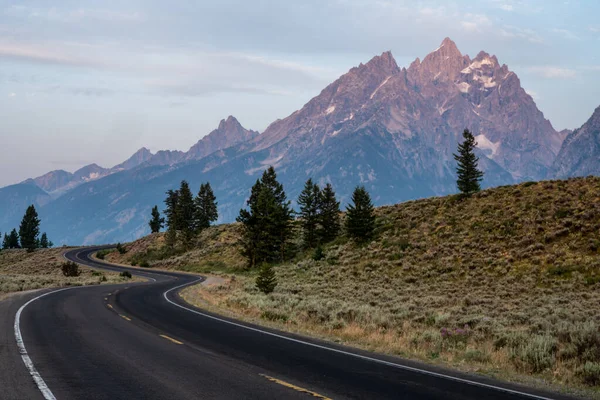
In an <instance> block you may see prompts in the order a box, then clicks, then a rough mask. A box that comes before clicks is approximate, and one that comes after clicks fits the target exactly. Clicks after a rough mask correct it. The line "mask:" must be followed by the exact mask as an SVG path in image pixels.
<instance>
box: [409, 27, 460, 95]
mask: <svg viewBox="0 0 600 400" xmlns="http://www.w3.org/2000/svg"><path fill="white" fill-rule="evenodd" d="M469 63H470V59H469V57H468V56H463V55H462V53H461V52H460V50H458V47H457V46H456V43H454V42H453V41H452V40H451V39H450V38H445V39H444V40H443V41H442V43H441V44H440V46H439V47H438V48H437V49H435V50H434V51H432V52H431V53H429V54H428V55H426V56H425V58H424V59H423V61H422V62H419V61H418V59H417V60H415V61H414V62H413V63H412V64H411V65H410V67H409V68H408V70H407V75H408V79H409V80H411V81H413V82H415V83H416V84H417V85H418V86H423V85H426V84H427V83H428V82H431V81H438V82H441V81H454V80H455V79H456V78H457V76H458V73H459V71H461V70H462V69H464V68H465V67H466V65H468V64H469Z"/></svg>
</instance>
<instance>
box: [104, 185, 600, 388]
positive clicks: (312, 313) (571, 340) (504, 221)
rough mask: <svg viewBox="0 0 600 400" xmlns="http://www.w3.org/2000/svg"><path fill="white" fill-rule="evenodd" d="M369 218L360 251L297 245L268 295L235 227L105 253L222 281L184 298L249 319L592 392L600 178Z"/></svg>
mask: <svg viewBox="0 0 600 400" xmlns="http://www.w3.org/2000/svg"><path fill="white" fill-rule="evenodd" d="M377 215H378V218H377V223H378V229H377V237H376V239H375V240H373V241H372V242H370V243H369V244H367V245H365V246H362V247H361V246H357V245H355V244H353V243H351V242H348V241H347V240H346V239H345V238H343V237H342V238H340V239H338V240H337V241H336V242H334V243H333V244H331V245H328V246H327V247H325V249H324V252H325V258H324V259H323V260H320V261H314V260H313V259H312V251H306V252H300V253H298V255H297V256H296V258H295V259H294V260H292V261H290V262H288V263H285V264H283V265H278V266H276V273H277V278H278V281H279V284H278V286H277V288H276V290H275V292H274V293H273V294H271V295H268V296H265V295H263V294H261V293H259V292H258V291H257V290H256V288H255V286H254V278H255V274H256V272H255V271H245V270H244V269H243V265H244V260H243V259H242V258H241V257H240V255H239V251H238V250H239V249H238V248H236V237H237V235H238V233H237V232H238V228H237V226H236V225H235V224H234V225H221V226H217V227H212V228H210V229H208V230H207V231H205V232H204V233H203V234H202V236H201V237H200V238H199V240H198V248H197V249H196V250H194V251H192V252H189V253H183V254H177V255H172V256H171V255H169V254H168V252H165V251H164V250H161V240H162V235H160V234H158V235H153V236H150V237H146V238H144V239H141V240H139V241H136V242H134V243H132V244H130V245H128V246H127V248H128V252H127V253H126V254H123V255H121V254H117V253H111V254H109V255H107V256H106V259H107V260H110V261H116V262H121V263H125V262H128V261H131V260H133V261H134V262H135V263H136V264H138V265H139V264H140V263H142V262H144V261H145V262H147V263H148V265H149V266H151V267H160V268H169V269H182V270H186V271H196V272H209V271H212V272H213V273H217V274H221V275H223V276H224V277H225V278H227V279H226V281H227V283H226V284H224V285H218V286H213V287H212V288H208V289H207V288H202V287H192V288H188V289H186V290H185V291H184V297H185V298H186V299H187V300H188V301H190V302H192V303H195V304H197V305H198V306H200V307H208V308H210V309H213V310H215V311H218V312H223V313H230V314H233V315H235V316H238V317H241V318H246V319H249V320H253V321H255V322H258V323H263V324H267V325H274V326H277V327H279V328H282V329H288V330H291V331H296V332H301V333H305V334H311V335H316V336H320V337H325V338H329V339H332V340H336V341H341V342H344V343H347V344H350V345H355V346H360V347H364V348H368V349H372V350H377V351H381V352H387V353H391V354H398V355H402V356H405V357H412V358H418V359H421V360H426V361H428V362H433V363H440V364H443V365H450V366H453V367H456V368H460V369H465V370H470V371H477V372H480V373H486V374H491V375H494V376H498V377H500V378H508V379H514V380H520V381H526V382H529V383H535V382H538V383H539V382H543V383H542V384H544V385H548V384H556V385H559V386H561V387H563V386H567V387H581V386H582V385H583V386H592V387H594V386H595V387H596V388H598V386H599V385H600V328H599V327H600V308H598V304H600V178H577V179H571V180H567V181H545V182H539V183H533V182H527V183H523V184H520V185H516V186H506V187H499V188H495V189H488V190H485V191H483V192H481V193H479V194H477V195H475V196H473V197H472V198H470V199H466V200H460V199H458V197H456V196H447V197H439V198H431V199H425V200H417V201H411V202H407V203H402V204H397V205H393V206H387V207H380V208H378V209H377ZM157 258H161V260H157ZM531 376H535V378H536V380H535V381H533V380H531V379H530V378H528V377H531ZM539 379H541V381H539ZM587 394H590V393H587ZM596 394H597V392H596Z"/></svg>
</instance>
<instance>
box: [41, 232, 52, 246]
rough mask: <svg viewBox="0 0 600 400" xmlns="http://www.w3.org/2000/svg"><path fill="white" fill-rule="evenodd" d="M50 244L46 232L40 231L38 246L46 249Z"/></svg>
mask: <svg viewBox="0 0 600 400" xmlns="http://www.w3.org/2000/svg"><path fill="white" fill-rule="evenodd" d="M49 246H50V244H49V242H48V235H46V232H44V233H42V238H41V239H40V247H41V248H42V249H47V248H48V247H49Z"/></svg>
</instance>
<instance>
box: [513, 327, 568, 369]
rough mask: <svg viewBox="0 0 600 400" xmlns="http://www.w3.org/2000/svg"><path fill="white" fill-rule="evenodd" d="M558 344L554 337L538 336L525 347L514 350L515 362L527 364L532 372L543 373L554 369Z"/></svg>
mask: <svg viewBox="0 0 600 400" xmlns="http://www.w3.org/2000/svg"><path fill="white" fill-rule="evenodd" d="M557 349H558V343H557V341H556V339H555V338H554V337H552V336H547V335H546V336H545V335H536V336H534V337H533V338H531V339H529V340H528V341H527V342H526V343H525V344H524V345H521V346H520V347H518V348H517V349H513V352H512V357H513V360H517V361H520V362H522V363H523V364H525V365H526V366H528V367H529V369H531V371H532V372H534V373H537V372H542V371H544V370H546V369H549V368H552V366H553V365H554V361H555V354H556V350H557Z"/></svg>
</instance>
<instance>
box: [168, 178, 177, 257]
mask: <svg viewBox="0 0 600 400" xmlns="http://www.w3.org/2000/svg"><path fill="white" fill-rule="evenodd" d="M178 201H179V191H177V190H172V189H171V190H168V191H167V198H166V199H165V205H166V206H167V208H166V209H165V215H166V216H167V234H166V235H165V241H166V243H167V246H169V247H173V246H175V243H176V241H177V228H178V221H177V203H178Z"/></svg>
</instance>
